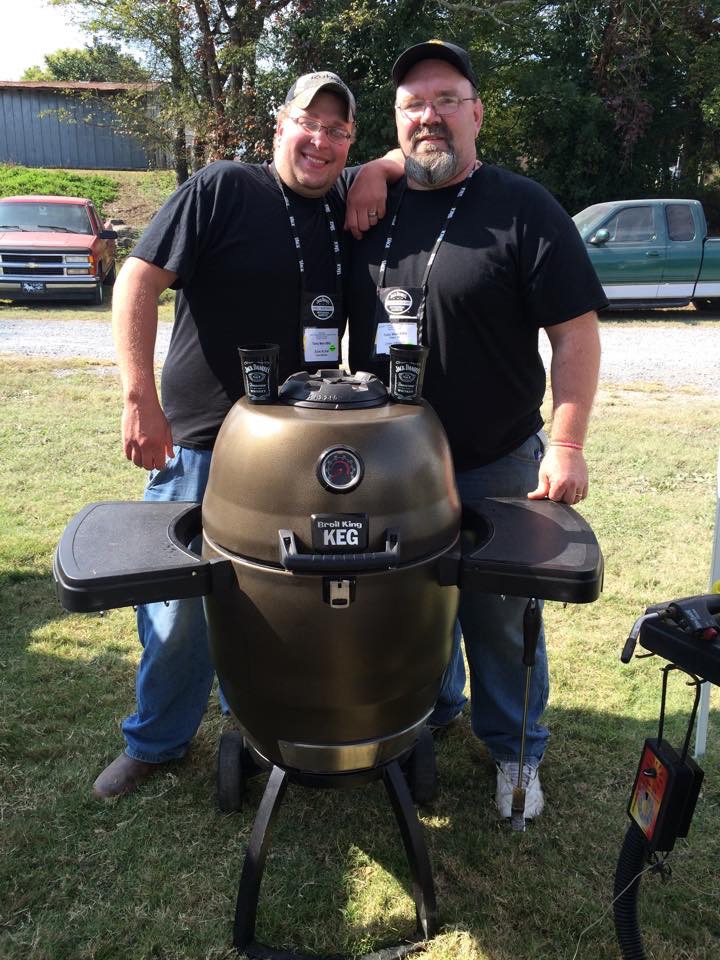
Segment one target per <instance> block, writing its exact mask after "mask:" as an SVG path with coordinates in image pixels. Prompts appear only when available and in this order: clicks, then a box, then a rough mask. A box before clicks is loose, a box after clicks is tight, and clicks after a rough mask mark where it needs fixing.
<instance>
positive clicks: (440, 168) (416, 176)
mask: <svg viewBox="0 0 720 960" xmlns="http://www.w3.org/2000/svg"><path fill="white" fill-rule="evenodd" d="M438 133H439V134H440V135H441V136H442V137H443V138H444V139H445V141H446V143H447V145H448V146H447V149H446V150H439V149H438V148H437V147H431V148H428V147H427V146H426V147H425V150H424V151H423V153H420V154H417V153H410V154H409V155H408V156H407V157H405V173H406V175H407V176H408V178H409V179H410V180H414V181H415V183H419V184H420V186H422V187H437V186H442V184H443V183H446V182H447V181H448V180H452V178H453V177H454V176H456V175H457V174H458V173H459V160H458V155H457V153H456V152H455V150H454V149H453V143H452V139H451V136H450V132H449V131H448V130H447V129H446V128H445V125H444V124H443V125H442V126H440V125H438V126H437V127H430V128H429V127H420V128H418V129H417V130H416V131H415V133H414V134H413V138H412V144H411V146H412V147H413V148H414V147H415V144H416V143H417V141H418V140H419V139H420V138H421V137H426V136H428V135H429V134H438Z"/></svg>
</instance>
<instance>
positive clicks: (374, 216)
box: [368, 210, 378, 220]
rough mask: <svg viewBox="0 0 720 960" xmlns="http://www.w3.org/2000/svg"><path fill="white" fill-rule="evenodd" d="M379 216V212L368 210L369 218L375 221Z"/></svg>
mask: <svg viewBox="0 0 720 960" xmlns="http://www.w3.org/2000/svg"><path fill="white" fill-rule="evenodd" d="M377 215H378V213H377V210H368V216H369V217H372V218H373V219H374V220H376V219H377Z"/></svg>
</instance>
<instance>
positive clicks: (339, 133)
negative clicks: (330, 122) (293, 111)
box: [290, 116, 353, 144]
mask: <svg viewBox="0 0 720 960" xmlns="http://www.w3.org/2000/svg"><path fill="white" fill-rule="evenodd" d="M290 119H291V120H294V121H295V123H296V124H297V125H298V126H299V127H302V129H303V130H304V131H305V133H309V134H311V135H313V136H314V135H315V134H316V133H320V131H321V130H324V131H325V133H326V134H327V137H328V140H332V142H333V143H338V144H345V143H347V142H348V141H349V140H352V139H353V134H352V133H351V132H350V131H349V130H345V129H343V127H328V126H327V124H325V123H320V121H319V120H312V119H311V118H310V117H293V116H291V117H290Z"/></svg>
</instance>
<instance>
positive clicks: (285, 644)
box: [54, 370, 603, 957]
mask: <svg viewBox="0 0 720 960" xmlns="http://www.w3.org/2000/svg"><path fill="white" fill-rule="evenodd" d="M461 527H462V528H463V529H464V530H465V535H464V536H463V541H462V542H463V544H467V543H470V544H471V545H470V546H469V547H466V548H465V550H464V552H463V550H462V549H461V539H460V532H461ZM201 532H202V554H201V555H199V554H197V553H195V552H193V551H192V550H191V549H190V547H189V544H190V543H191V542H192V541H193V539H194V538H195V537H196V536H197V535H198V534H200V533H201ZM602 572H603V563H602V555H601V553H600V550H599V547H598V545H597V542H596V540H595V537H594V535H593V533H592V530H591V529H590V528H589V526H588V525H587V524H586V523H585V522H584V520H583V519H582V518H581V517H580V516H579V514H577V513H576V512H575V511H574V510H573V509H571V508H570V507H568V506H566V505H563V504H558V503H552V502H550V501H530V500H526V499H522V500H520V499H488V500H487V501H486V502H485V504H484V506H483V507H482V509H481V510H479V511H476V512H474V513H473V514H466V515H465V516H464V517H463V516H462V511H461V506H460V500H459V496H458V492H457V488H456V486H455V481H454V473H453V466H452V459H451V455H450V451H449V447H448V442H447V438H446V436H445V433H444V431H443V429H442V427H441V425H440V422H439V420H438V419H437V416H436V415H435V413H434V412H433V410H432V409H431V408H430V407H429V406H428V405H427V404H426V403H414V404H411V403H400V402H395V401H394V400H393V398H391V397H390V396H389V394H388V391H387V389H386V388H385V386H384V385H383V384H382V382H381V381H380V380H379V379H377V378H376V377H374V376H372V375H370V374H365V373H358V374H356V375H354V376H346V375H342V374H340V373H339V371H337V370H325V371H323V370H321V371H319V372H318V373H316V374H312V375H311V374H308V373H299V374H295V375H294V376H292V377H290V378H289V379H288V380H287V381H286V382H285V384H284V385H283V386H282V388H281V389H280V393H279V396H278V397H277V401H276V402H274V403H265V404H259V403H251V402H249V401H248V399H247V398H242V399H241V400H239V401H238V402H237V403H236V404H235V405H234V407H233V408H232V410H231V411H230V413H229V414H228V417H227V419H226V420H225V422H224V424H223V426H222V428H221V430H220V433H219V435H218V438H217V442H216V446H215V449H214V453H213V459H212V465H211V470H210V477H209V481H208V487H207V491H206V494H205V497H204V500H203V503H202V505H200V504H197V503H153V502H142V503H118V502H112V503H95V504H91V505H89V506H87V507H85V508H84V509H83V510H82V511H80V513H78V514H77V515H76V516H75V517H74V518H73V519H72V520H71V521H70V523H69V524H68V526H67V528H66V530H65V532H64V534H63V537H62V539H61V542H60V544H59V546H58V549H57V551H56V556H55V561H54V575H55V579H56V582H57V590H58V596H59V599H60V602H61V603H62V605H63V606H64V607H65V608H66V609H68V610H74V611H98V610H105V609H109V608H113V607H120V606H128V605H135V604H140V603H147V602H152V601H158V600H170V599H178V598H183V597H204V598H205V606H206V612H207V620H208V628H209V637H210V644H211V648H212V654H213V659H214V662H215V665H216V669H217V673H218V677H219V679H220V682H221V684H222V687H223V691H224V693H225V696H226V698H227V700H228V703H229V705H230V709H231V711H232V713H233V716H234V718H235V720H236V722H237V725H238V728H239V733H238V734H230V735H226V736H225V737H224V741H225V742H224V743H223V742H222V741H221V745H220V757H221V762H220V766H219V779H220V789H221V794H222V793H223V790H224V793H225V796H226V798H227V797H228V796H231V797H232V796H236V797H237V798H238V801H239V798H240V796H241V793H242V790H241V789H238V787H241V786H242V781H243V778H244V776H246V775H247V774H248V773H249V771H250V770H251V769H257V768H268V769H270V771H271V773H270V777H269V779H268V783H267V787H266V792H265V795H264V797H263V801H262V803H261V806H260V809H259V812H258V816H257V819H256V822H255V827H254V831H253V836H252V838H251V841H250V847H249V851H248V855H247V856H246V859H245V863H244V867H243V874H242V877H241V882H240V890H239V894H238V900H237V909H236V918H235V932H234V942H235V945H236V946H237V947H238V948H239V949H243V950H244V951H245V952H247V953H249V954H250V955H256V956H283V957H285V956H288V957H290V956H293V955H292V954H288V953H274V952H273V951H272V949H271V948H267V947H258V946H257V945H256V943H255V940H254V933H255V918H256V910H257V902H258V895H259V888H260V881H261V877H262V871H263V866H264V862H265V855H266V852H267V846H268V843H269V836H270V830H271V826H272V823H273V820H274V818H275V816H276V814H277V810H278V808H279V805H280V803H281V801H282V797H283V794H284V792H285V789H286V786H287V783H288V782H289V781H293V782H300V783H304V784H310V785H313V786H328V785H329V786H333V787H354V786H357V785H358V784H361V783H365V782H367V781H368V780H372V779H375V778H382V779H383V782H384V783H385V786H386V788H387V791H388V794H389V797H390V801H391V803H392V806H393V809H394V811H395V814H396V817H397V820H398V824H399V828H400V833H401V836H402V839H403V843H404V846H405V850H406V853H407V855H408V859H409V862H410V866H411V870H412V874H413V893H414V898H415V904H416V913H417V931H416V936H415V938H413V941H420V940H425V939H427V938H428V937H430V936H432V935H433V934H434V932H435V930H436V928H437V915H436V904H435V894H434V887H433V881H432V874H431V870H430V863H429V859H428V855H427V850H426V848H425V844H424V840H423V836H422V832H421V829H420V825H419V821H418V819H417V815H416V812H415V808H414V805H413V796H414V799H415V800H416V801H418V800H422V799H423V794H425V796H427V793H428V790H429V793H430V794H431V793H432V783H431V784H430V787H429V788H428V779H430V780H431V781H432V778H433V775H434V774H433V771H434V767H433V764H434V753H433V747H432V740H431V738H429V734H428V732H427V728H426V727H425V721H426V719H427V717H428V716H429V714H430V713H431V711H432V709H433V705H434V703H435V699H436V697H437V694H438V691H439V688H440V683H441V679H442V674H443V671H444V669H445V666H446V665H447V663H448V660H449V657H450V652H451V637H452V626H453V623H454V620H455V617H456V614H457V606H458V600H459V589H458V588H459V586H460V585H462V586H463V588H469V589H478V590H481V591H483V592H487V593H501V594H507V595H512V596H525V597H528V596H530V597H536V598H544V599H549V600H560V601H563V602H570V603H585V602H590V601H593V600H595V599H596V598H597V596H598V595H599V592H600V589H601V583H602ZM238 738H239V739H238ZM253 764H254V765H255V766H253ZM428 769H430V776H428ZM403 771H404V772H403ZM406 777H407V778H408V779H409V785H408V779H406ZM228 805H229V806H233V805H234V802H233V801H231V802H230V803H226V806H228ZM413 949H415V943H414V942H410V943H406V944H404V945H401V946H399V947H398V948H397V949H396V952H395V953H392V954H388V955H387V956H391V955H392V956H401V955H404V954H405V953H407V952H410V951H411V950H413ZM253 950H256V951H259V952H256V953H255V954H253ZM263 951H264V952H263Z"/></svg>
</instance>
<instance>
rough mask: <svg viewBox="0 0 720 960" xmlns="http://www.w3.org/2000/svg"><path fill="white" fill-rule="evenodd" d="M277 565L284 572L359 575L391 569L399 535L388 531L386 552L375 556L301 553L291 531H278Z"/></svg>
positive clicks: (396, 556) (396, 559)
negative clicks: (343, 572)
mask: <svg viewBox="0 0 720 960" xmlns="http://www.w3.org/2000/svg"><path fill="white" fill-rule="evenodd" d="M278 538H279V540H280V563H282V565H283V567H285V569H286V570H291V571H303V572H305V573H308V572H310V573H337V572H338V571H339V570H346V571H350V570H352V571H355V572H357V573H361V572H363V571H365V570H390V569H392V568H393V567H397V566H398V564H399V563H400V532H399V530H397V529H396V528H394V527H393V528H391V529H388V531H387V533H386V534H385V549H384V550H380V551H377V552H374V553H300V552H299V551H298V548H297V544H296V542H295V534H294V533H293V532H292V530H278Z"/></svg>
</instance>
